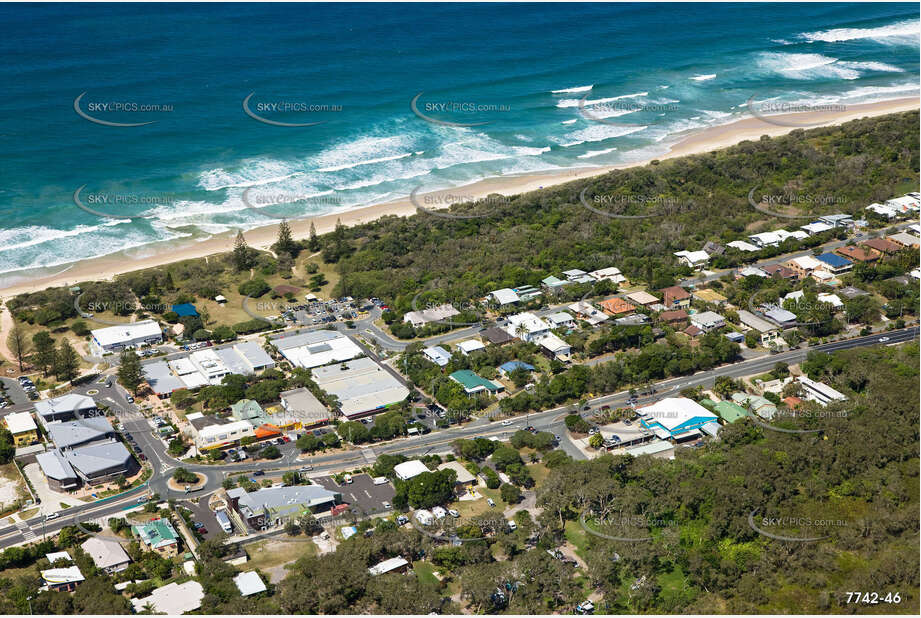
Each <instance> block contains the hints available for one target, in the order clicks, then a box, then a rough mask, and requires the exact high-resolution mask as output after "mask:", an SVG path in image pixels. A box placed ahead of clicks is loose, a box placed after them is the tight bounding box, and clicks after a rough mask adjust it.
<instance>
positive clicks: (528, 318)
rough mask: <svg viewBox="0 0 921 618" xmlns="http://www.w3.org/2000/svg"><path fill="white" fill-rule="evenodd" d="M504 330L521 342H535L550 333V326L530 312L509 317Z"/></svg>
mask: <svg viewBox="0 0 921 618" xmlns="http://www.w3.org/2000/svg"><path fill="white" fill-rule="evenodd" d="M505 330H506V332H507V333H508V334H509V335H512V336H513V337H519V338H520V339H521V340H522V341H527V342H529V343H530V342H536V341H537V340H538V339H540V338H541V337H544V336H545V335H547V334H548V333H549V332H550V325H549V324H548V323H547V322H545V321H544V320H542V319H540V318H539V317H537V316H536V315H534V314H533V313H530V312H524V313H516V314H515V315H512V316H509V318H508V324H507V325H506V326H505Z"/></svg>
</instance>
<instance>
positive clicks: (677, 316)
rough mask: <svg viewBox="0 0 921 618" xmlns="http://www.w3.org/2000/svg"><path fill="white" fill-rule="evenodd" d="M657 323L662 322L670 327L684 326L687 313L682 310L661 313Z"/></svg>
mask: <svg viewBox="0 0 921 618" xmlns="http://www.w3.org/2000/svg"><path fill="white" fill-rule="evenodd" d="M659 321H660V322H664V323H666V324H668V325H670V326H677V325H679V324H684V323H685V322H687V321H688V312H687V311H685V310H684V309H676V310H674V311H663V312H662V313H660V314H659Z"/></svg>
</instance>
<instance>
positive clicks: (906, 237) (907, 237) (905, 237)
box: [888, 232, 921, 247]
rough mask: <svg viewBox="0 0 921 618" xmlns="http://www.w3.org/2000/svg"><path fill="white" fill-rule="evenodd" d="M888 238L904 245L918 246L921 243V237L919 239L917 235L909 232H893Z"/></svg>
mask: <svg viewBox="0 0 921 618" xmlns="http://www.w3.org/2000/svg"><path fill="white" fill-rule="evenodd" d="M888 238H889V240H891V241H892V242H894V243H896V244H899V245H901V246H903V247H918V246H919V245H921V239H919V238H918V237H917V236H912V235H911V234H909V233H908V232H899V233H898V234H893V235H891V236H889V237H888Z"/></svg>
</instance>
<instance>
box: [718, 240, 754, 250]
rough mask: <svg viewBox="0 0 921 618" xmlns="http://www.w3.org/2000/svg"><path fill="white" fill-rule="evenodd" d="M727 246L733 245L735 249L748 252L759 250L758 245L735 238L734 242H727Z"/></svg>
mask: <svg viewBox="0 0 921 618" xmlns="http://www.w3.org/2000/svg"><path fill="white" fill-rule="evenodd" d="M726 246H727V247H732V248H733V249H738V250H739V251H746V252H748V253H752V252H754V251H758V247H756V246H755V245H752V244H749V243H747V242H745V241H744V240H733V241H732V242H727V243H726Z"/></svg>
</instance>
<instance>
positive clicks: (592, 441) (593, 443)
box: [588, 433, 604, 449]
mask: <svg viewBox="0 0 921 618" xmlns="http://www.w3.org/2000/svg"><path fill="white" fill-rule="evenodd" d="M602 444H604V438H602V437H601V434H600V433H596V434H595V435H593V436H592V437H590V438H589V439H588V445H589V446H590V447H592V448H596V449H597V448H601V445H602Z"/></svg>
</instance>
